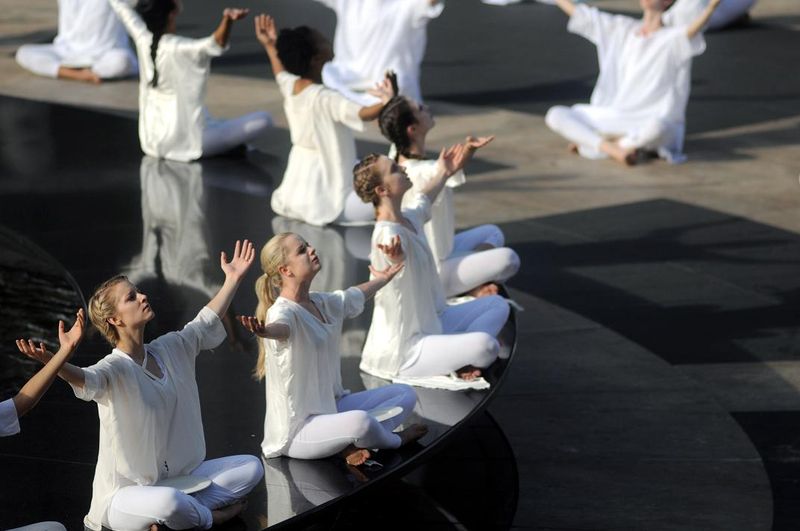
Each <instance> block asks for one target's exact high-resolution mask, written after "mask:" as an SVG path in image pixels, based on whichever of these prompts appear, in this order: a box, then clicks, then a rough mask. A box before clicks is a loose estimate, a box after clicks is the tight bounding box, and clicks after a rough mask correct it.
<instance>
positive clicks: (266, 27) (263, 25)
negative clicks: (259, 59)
mask: <svg viewBox="0 0 800 531" xmlns="http://www.w3.org/2000/svg"><path fill="white" fill-rule="evenodd" d="M255 24H256V39H258V42H260V43H261V45H262V46H263V47H264V51H266V52H267V57H269V64H270V66H271V67H272V73H273V74H274V75H276V76H277V75H278V74H280V73H281V72H283V71H284V70H286V69H285V68H284V67H283V63H282V62H281V60H280V58H279V57H278V48H277V46H276V43H277V42H278V29H277V28H276V27H275V19H274V18H272V17H271V16H269V15H264V14H262V15H258V16H257V17H256V18H255Z"/></svg>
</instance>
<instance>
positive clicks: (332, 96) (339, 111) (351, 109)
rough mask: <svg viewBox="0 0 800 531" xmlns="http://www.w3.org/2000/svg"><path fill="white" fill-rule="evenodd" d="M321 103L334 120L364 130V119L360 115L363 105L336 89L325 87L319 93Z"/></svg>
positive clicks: (355, 129)
mask: <svg viewBox="0 0 800 531" xmlns="http://www.w3.org/2000/svg"><path fill="white" fill-rule="evenodd" d="M318 103H319V105H320V106H321V107H322V109H324V111H325V112H326V113H327V114H328V116H330V117H331V118H332V119H333V121H335V122H339V123H340V124H343V125H346V126H347V127H349V128H350V129H352V130H354V131H363V130H364V121H363V120H362V119H361V118H360V117H359V116H358V113H359V112H360V111H361V105H359V104H358V103H355V102H354V101H351V100H349V99H347V98H345V97H344V96H343V95H341V94H339V93H338V92H337V91H335V90H331V89H329V88H324V89H323V90H322V91H320V93H319V101H318Z"/></svg>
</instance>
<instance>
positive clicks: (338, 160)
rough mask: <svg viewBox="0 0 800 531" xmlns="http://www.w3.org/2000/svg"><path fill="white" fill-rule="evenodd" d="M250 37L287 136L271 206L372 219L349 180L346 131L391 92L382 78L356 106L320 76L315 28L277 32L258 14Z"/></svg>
mask: <svg viewBox="0 0 800 531" xmlns="http://www.w3.org/2000/svg"><path fill="white" fill-rule="evenodd" d="M256 37H257V38H258V40H259V42H261V44H262V45H263V46H264V49H265V50H266V52H267V55H268V56H269V61H270V64H271V66H272V72H273V73H274V74H275V80H276V81H277V83H278V88H279V89H280V91H281V94H282V95H283V108H284V111H285V112H286V119H287V120H288V122H289V130H290V133H291V136H292V150H291V151H290V152H289V160H288V163H287V165H286V171H285V172H284V174H283V181H282V182H281V185H280V186H279V187H278V188H277V189H276V190H275V191H274V192H273V193H272V210H273V211H274V212H275V213H277V214H280V215H281V216H285V217H288V218H294V219H299V220H301V221H304V222H306V223H310V224H311V225H325V224H328V223H353V222H356V223H357V222H362V223H363V222H369V221H372V220H373V219H375V218H374V216H375V215H374V213H373V211H372V209H371V208H369V207H365V205H364V204H363V203H361V201H359V200H358V197H356V196H355V194H354V193H353V188H352V185H351V184H350V171H351V169H352V167H353V164H354V163H355V161H356V143H355V139H354V138H353V131H354V130H355V131H362V130H363V128H364V122H368V121H371V120H375V119H376V118H378V113H379V112H380V110H381V108H383V104H384V103H386V102H387V101H389V99H390V98H391V97H392V96H393V95H394V93H393V91H392V87H391V83H390V81H389V79H388V78H387V79H385V80H384V82H383V83H382V84H380V85H379V86H377V87H376V88H375V90H374V91H373V92H372V93H373V94H374V95H375V96H376V97H378V98H380V103H377V104H375V105H371V106H369V107H362V106H361V105H358V104H357V103H353V102H352V101H350V100H348V99H347V98H345V97H344V96H343V95H341V94H340V93H339V92H337V91H335V90H332V89H330V88H327V87H325V86H324V85H323V84H322V67H323V65H324V64H325V63H327V62H328V61H330V60H331V58H332V57H333V51H332V50H331V44H330V42H328V41H327V39H325V37H324V36H323V35H322V34H321V33H319V32H318V31H316V30H314V29H311V28H309V27H306V26H300V27H298V28H293V29H282V30H281V31H280V34H279V33H278V31H277V29H276V27H275V21H274V20H273V19H272V17H270V16H268V15H259V16H258V17H256Z"/></svg>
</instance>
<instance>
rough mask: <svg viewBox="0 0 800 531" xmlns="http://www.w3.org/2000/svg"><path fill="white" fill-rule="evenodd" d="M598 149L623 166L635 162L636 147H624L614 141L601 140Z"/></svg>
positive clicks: (631, 164)
mask: <svg viewBox="0 0 800 531" xmlns="http://www.w3.org/2000/svg"><path fill="white" fill-rule="evenodd" d="M600 151H602V152H603V153H605V154H606V155H608V156H609V157H611V158H612V159H614V160H616V161H617V162H619V163H620V164H624V165H625V166H633V165H635V164H636V149H635V148H631V149H625V148H623V147H621V146H620V145H619V144H618V143H616V142H611V141H608V140H603V142H602V143H601V144H600Z"/></svg>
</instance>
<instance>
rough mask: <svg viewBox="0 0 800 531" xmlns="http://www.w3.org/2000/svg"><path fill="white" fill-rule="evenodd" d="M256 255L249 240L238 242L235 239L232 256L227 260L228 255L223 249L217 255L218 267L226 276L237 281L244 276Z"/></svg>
mask: <svg viewBox="0 0 800 531" xmlns="http://www.w3.org/2000/svg"><path fill="white" fill-rule="evenodd" d="M255 257H256V250H255V248H254V247H253V243H252V242H251V241H250V240H245V241H244V242H240V241H239V240H236V245H235V247H234V249H233V257H232V258H231V261H230V262H228V256H227V255H226V254H225V251H222V253H221V254H220V257H219V261H220V267H221V268H222V271H223V272H224V273H225V277H226V278H232V279H233V280H236V281H239V280H241V279H242V277H244V275H245V273H247V270H248V269H250V266H251V265H253V260H254V259H255Z"/></svg>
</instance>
